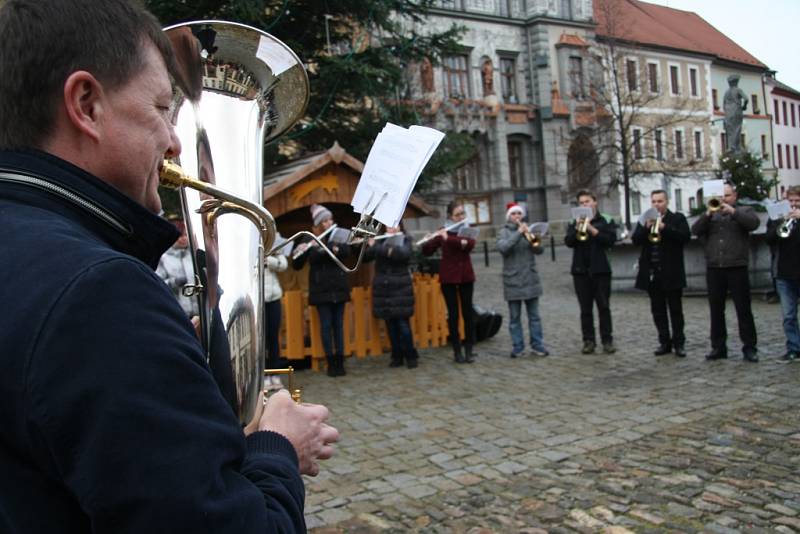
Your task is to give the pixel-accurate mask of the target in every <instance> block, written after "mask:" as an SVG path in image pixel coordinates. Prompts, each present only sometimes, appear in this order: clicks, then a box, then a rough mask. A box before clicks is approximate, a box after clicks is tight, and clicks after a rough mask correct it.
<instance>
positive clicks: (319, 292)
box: [292, 204, 350, 377]
mask: <svg viewBox="0 0 800 534" xmlns="http://www.w3.org/2000/svg"><path fill="white" fill-rule="evenodd" d="M311 219H312V221H313V224H314V226H313V228H312V231H313V232H314V234H315V235H320V234H321V233H322V232H324V231H325V230H327V229H328V228H330V227H331V226H332V225H333V213H331V211H330V210H329V209H328V208H326V207H325V206H322V205H320V204H314V205H313V206H311ZM331 237H332V234H328V235H327V236H326V237H325V238H324V242H325V244H326V246H327V247H328V248H329V249H330V250H331V252H333V253H334V255H336V257H337V258H339V259H342V258H346V257H347V256H349V255H350V246H349V245H347V244H344V243H333V242H331ZM297 246H298V247H307V251H306V252H305V253H303V254H302V255H300V256H299V257H295V259H294V260H292V267H293V268H294V269H302V268H303V265H305V262H306V261H308V263H309V264H310V268H309V271H308V303H309V304H310V305H312V306H315V307H316V308H317V314H318V315H319V328H320V335H321V336H322V347H323V349H324V350H325V361H326V362H327V364H328V370H327V373H328V376H334V377H335V376H344V375H346V374H347V372H346V371H345V368H344V305H345V304H346V303H347V302H348V301H349V300H350V284H349V282H348V281H347V273H346V272H344V271H343V270H342V269H340V268H339V266H338V265H336V263H334V262H333V260H332V259H331V258H330V257H328V254H327V253H326V252H325V251H324V250H322V248H321V247H320V246H319V245H318V243H317V242H316V241H314V240H308V241H301V243H299V244H298V245H297Z"/></svg>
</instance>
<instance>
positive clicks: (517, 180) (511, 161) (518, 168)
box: [508, 143, 525, 189]
mask: <svg viewBox="0 0 800 534" xmlns="http://www.w3.org/2000/svg"><path fill="white" fill-rule="evenodd" d="M508 172H509V174H510V177H511V187H513V188H514V189H521V188H523V187H525V175H524V174H523V169H522V144H521V143H508Z"/></svg>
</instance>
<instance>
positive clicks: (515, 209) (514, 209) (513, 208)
mask: <svg viewBox="0 0 800 534" xmlns="http://www.w3.org/2000/svg"><path fill="white" fill-rule="evenodd" d="M514 213H521V214H522V216H523V217H524V216H525V208H523V207H522V206H520V205H519V204H517V203H516V202H509V203H508V204H506V220H507V221H508V220H510V219H511V215H512V214H514Z"/></svg>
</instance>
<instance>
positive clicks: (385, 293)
mask: <svg viewBox="0 0 800 534" xmlns="http://www.w3.org/2000/svg"><path fill="white" fill-rule="evenodd" d="M401 231H402V223H401V225H400V226H399V227H395V228H387V229H386V233H387V234H389V235H394V236H395V237H389V238H386V239H382V240H379V241H376V240H374V239H372V240H370V242H369V248H368V249H367V251H366V252H365V253H364V261H372V260H374V261H375V277H374V278H373V279H372V314H373V315H374V316H375V317H377V318H378V319H383V320H384V321H386V329H387V331H388V332H389V339H390V341H391V344H392V358H391V361H390V362H389V366H390V367H401V366H402V365H403V361H405V364H406V366H407V367H408V368H409V369H413V368H415V367H417V363H418V360H419V354H418V353H417V349H415V348H414V337H413V335H412V333H411V325H410V324H409V322H408V319H409V317H411V316H412V315H414V285H413V281H412V279H411V272H410V271H409V270H408V262H409V260H410V259H411V240H410V239H409V237H408V236H407V235H402V234H401V235H397V234H398V232H401Z"/></svg>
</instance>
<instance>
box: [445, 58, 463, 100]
mask: <svg viewBox="0 0 800 534" xmlns="http://www.w3.org/2000/svg"><path fill="white" fill-rule="evenodd" d="M444 77H445V80H446V82H447V96H449V97H456V98H459V97H460V98H466V97H468V96H469V69H468V67H467V56H465V55H459V56H447V57H445V58H444Z"/></svg>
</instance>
